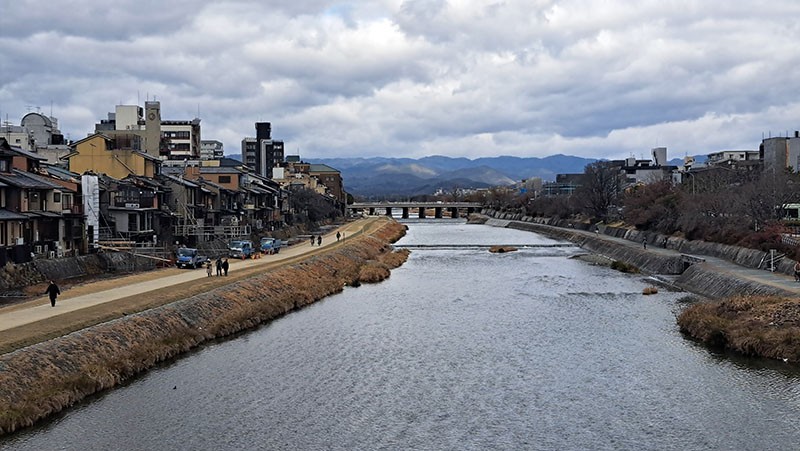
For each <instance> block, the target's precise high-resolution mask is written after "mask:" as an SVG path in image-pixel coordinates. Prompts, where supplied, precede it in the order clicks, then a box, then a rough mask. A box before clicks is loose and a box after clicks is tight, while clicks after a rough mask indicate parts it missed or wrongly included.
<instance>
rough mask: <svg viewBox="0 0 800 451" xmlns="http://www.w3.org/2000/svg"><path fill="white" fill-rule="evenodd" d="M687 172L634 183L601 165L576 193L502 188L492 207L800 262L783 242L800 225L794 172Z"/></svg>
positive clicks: (490, 199) (490, 200)
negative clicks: (794, 211)
mask: <svg viewBox="0 0 800 451" xmlns="http://www.w3.org/2000/svg"><path fill="white" fill-rule="evenodd" d="M684 174H685V175H686V177H685V179H684V180H683V181H682V183H680V184H675V183H673V182H672V180H661V181H658V182H654V183H649V184H635V185H629V184H628V183H627V182H626V180H625V176H624V174H620V171H619V168H618V167H614V166H613V165H612V164H611V163H610V162H605V161H600V162H595V163H591V164H589V165H587V166H586V168H585V170H584V176H583V183H582V184H581V185H580V186H579V187H577V188H576V189H575V191H574V192H573V193H572V194H571V195H561V196H552V197H536V196H535V195H534V194H530V193H518V192H513V191H509V190H507V189H500V188H498V189H492V190H490V191H489V193H488V194H487V197H486V199H485V200H484V202H485V203H486V204H487V205H488V206H490V207H492V208H496V209H505V210H511V211H518V212H523V213H524V214H526V215H528V216H535V217H552V218H558V219H566V218H569V219H574V220H575V221H586V222H591V223H606V224H612V223H615V224H619V225H626V226H630V227H635V228H636V229H638V230H645V231H651V232H655V233H660V234H664V235H672V236H683V237H685V238H687V239H692V240H704V241H711V242H716V243H723V244H731V245H738V246H743V247H747V248H752V249H760V250H763V251H768V250H770V249H776V250H777V251H778V252H781V253H785V254H786V255H787V256H788V257H790V258H794V259H798V257H800V251H798V249H797V246H793V245H790V244H786V243H784V240H783V239H782V235H783V234H786V233H789V232H790V231H792V230H793V229H796V228H798V227H800V222H798V221H797V220H796V219H794V220H787V219H786V216H787V211H788V208H787V207H788V206H789V204H792V203H798V202H800V192H798V187H800V175H798V174H796V173H794V172H793V171H792V169H791V168H788V169H786V170H781V169H775V170H771V169H767V170H763V171H749V172H740V171H736V170H730V169H727V168H719V169H717V170H712V171H704V172H700V171H697V172H695V171H692V172H688V173H684Z"/></svg>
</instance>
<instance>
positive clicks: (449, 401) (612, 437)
mask: <svg viewBox="0 0 800 451" xmlns="http://www.w3.org/2000/svg"><path fill="white" fill-rule="evenodd" d="M554 243H558V242H556V241H552V240H550V239H547V238H545V237H542V236H539V235H536V234H533V233H528V232H521V231H515V230H508V229H501V228H493V227H490V226H486V225H466V224H464V223H463V222H462V221H454V220H427V221H412V222H411V223H409V233H408V234H407V236H406V237H404V238H403V239H402V240H401V241H400V242H399V243H398V245H409V246H414V249H413V251H412V254H411V256H410V258H409V260H408V262H407V263H406V264H405V265H403V266H402V267H401V268H398V269H397V270H395V271H393V272H392V276H391V277H390V279H388V280H387V281H385V282H383V283H380V284H377V285H363V286H361V287H359V288H348V289H346V290H345V291H344V292H343V293H341V294H338V295H335V296H331V297H329V298H327V299H325V300H323V301H321V302H318V303H316V304H314V305H311V306H309V307H307V308H305V309H303V310H301V311H298V312H294V313H292V314H289V315H287V316H285V317H283V318H281V319H278V320H275V321H273V322H271V323H270V324H267V325H265V326H262V327H260V328H258V329H256V330H254V331H251V332H248V333H245V334H242V335H240V336H238V337H236V338H234V339H232V340H227V341H224V342H218V343H213V344H210V345H207V346H204V347H202V348H201V349H200V350H198V351H196V352H193V353H191V354H190V355H188V356H186V357H183V358H181V359H179V360H177V361H174V362H171V363H169V364H167V365H164V366H162V367H159V368H157V369H155V370H153V371H151V372H149V373H148V374H146V375H144V376H142V377H139V378H137V379H136V380H134V381H132V382H130V383H129V384H127V385H126V386H124V387H121V388H118V389H115V390H112V391H110V392H108V393H106V394H103V395H101V396H98V397H95V398H93V399H91V400H88V401H87V402H84V403H82V404H81V405H79V406H77V407H76V408H74V409H72V410H70V411H69V412H66V413H64V414H62V415H59V416H58V417H57V418H55V419H53V420H52V421H48V422H47V423H45V424H42V425H40V426H37V427H35V428H32V429H29V430H26V431H23V432H22V433H19V434H16V435H13V436H11V437H8V438H6V439H5V440H3V441H0V447H2V448H3V449H20V450H39V451H40V450H50V449H81V450H100V449H109V450H110V449H125V450H138V449H141V450H173V449H175V450H199V449H204V450H205V449H208V450H222V449H281V450H345V449H346V450H373V449H388V450H488V449H513V450H517V449H523V450H527V449H531V450H572V449H574V450H601V449H609V450H620V449H622V450H649V449H652V450H706V449H726V450H767V449H769V450H775V449H786V450H789V449H798V446H800V389H799V387H800V383H799V382H800V373H798V371H797V369H796V368H794V367H792V366H790V365H786V364H784V363H783V362H774V361H763V360H759V361H756V360H747V359H735V358H732V357H730V356H724V355H718V354H715V353H713V352H710V351H708V350H707V349H705V348H703V347H701V346H698V345H696V344H694V343H693V342H691V341H688V340H687V339H685V338H684V337H682V336H681V335H680V333H679V332H678V330H677V327H676V325H675V315H676V313H677V312H678V311H679V310H680V308H681V306H682V305H685V304H684V303H685V302H686V295H685V293H679V292H667V291H665V290H663V289H661V290H660V292H659V293H658V294H656V295H652V296H643V295H642V289H643V288H645V287H646V286H649V282H648V280H647V279H646V278H645V277H643V276H641V275H627V274H622V273H618V272H615V271H613V270H611V269H609V268H606V267H601V266H592V265H590V264H587V263H585V262H582V261H580V260H577V259H572V258H570V257H571V256H573V255H576V254H579V253H581V250H580V249H578V248H575V247H538V246H541V245H551V244H554ZM488 244H516V245H527V247H521V248H520V250H519V251H517V252H511V253H505V254H491V253H489V252H487V250H486V249H485V248H481V247H478V245H488ZM562 244H563V243H562ZM422 245H430V246H432V247H426V248H421V247H419V246H422ZM437 245H439V246H437ZM441 245H446V246H441ZM470 245H473V246H470Z"/></svg>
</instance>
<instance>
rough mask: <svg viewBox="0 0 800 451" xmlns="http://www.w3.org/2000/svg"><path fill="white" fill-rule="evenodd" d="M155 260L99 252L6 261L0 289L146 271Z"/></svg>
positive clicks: (1, 274)
mask: <svg viewBox="0 0 800 451" xmlns="http://www.w3.org/2000/svg"><path fill="white" fill-rule="evenodd" d="M156 265H157V260H153V259H150V258H146V257H136V256H134V255H132V254H130V253H125V252H102V253H98V254H90V255H81V256H79V257H66V258H57V259H52V260H49V259H41V260H33V261H31V262H28V263H22V264H18V265H16V264H13V263H8V264H6V265H5V266H4V267H2V268H0V292H6V293H7V292H12V291H15V290H19V289H21V288H24V287H27V286H31V285H37V284H41V283H45V282H47V281H48V280H57V281H60V280H64V279H72V278H76V277H86V276H95V275H98V274H106V273H118V272H122V273H124V272H132V271H147V270H151V269H155V268H156Z"/></svg>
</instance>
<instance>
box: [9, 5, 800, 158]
mask: <svg viewBox="0 0 800 451" xmlns="http://www.w3.org/2000/svg"><path fill="white" fill-rule="evenodd" d="M52 5H53V7H52V8H34V7H31V5H30V4H29V3H27V2H11V3H9V4H8V5H4V7H3V14H2V15H0V30H2V32H0V45H2V48H3V57H2V60H3V70H2V71H0V120H2V121H3V122H5V121H6V120H8V121H9V122H11V123H12V124H16V125H18V124H19V121H20V119H21V118H22V117H23V116H24V115H25V114H27V113H28V112H31V111H39V112H41V113H43V114H46V115H51V114H52V116H54V117H56V118H58V121H59V128H60V129H61V131H62V132H63V133H64V134H65V135H66V136H67V137H68V138H69V139H71V140H79V139H81V138H83V137H85V136H87V135H88V134H90V133H91V132H93V130H94V124H95V123H97V122H98V121H100V120H102V119H105V118H106V117H107V114H108V112H112V111H114V107H115V106H116V105H120V104H129V105H134V104H135V105H140V106H143V105H144V102H145V101H146V100H153V99H156V100H159V101H160V102H161V108H162V118H163V119H165V120H190V119H193V118H195V117H199V118H200V119H201V131H202V139H204V140H218V141H220V142H222V143H223V144H224V148H225V153H226V154H237V153H240V152H241V140H242V138H244V137H246V136H249V137H252V136H255V123H256V122H270V123H271V124H272V135H273V137H274V139H278V140H282V141H284V142H285V154H287V155H293V154H298V153H299V154H300V155H301V156H302V157H303V158H304V159H313V158H335V157H349V158H351V157H360V156H363V157H373V156H382V157H410V158H420V157H424V156H429V155H444V156H450V157H466V158H470V159H475V158H480V157H492V156H501V155H508V156H518V157H545V156H548V155H555V154H564V155H574V156H579V157H583V158H598V159H621V158H626V157H630V156H634V157H636V158H642V157H644V158H648V157H649V154H650V149H652V148H654V147H667V149H668V152H669V157H670V158H676V157H682V156H684V155H706V154H708V153H713V152H718V151H721V150H729V149H737V150H738V149H750V150H755V149H758V145H759V143H760V142H761V139H762V137H768V136H783V135H787V134H789V135H791V134H792V133H793V132H794V130H798V129H800V100H798V99H797V98H796V96H795V95H794V93H795V92H797V91H798V90H799V88H800V77H799V76H798V75H799V74H798V72H800V51H797V50H796V42H798V40H800V39H798V38H800V26H797V25H796V24H794V22H792V21H791V20H790V19H791V18H793V17H797V16H798V15H800V3H798V2H793V1H788V0H786V1H774V2H770V4H769V8H766V7H764V5H763V4H762V3H756V2H755V1H740V2H708V1H699V0H698V1H676V2H663V1H641V2H635V3H631V2H626V1H621V0H618V1H599V0H597V1H592V0H580V1H579V0H572V1H549V0H536V1H534V2H531V1H514V0H510V1H504V2H497V3H492V2H483V1H454V0H452V1H446V0H405V1H403V0H393V1H390V0H379V1H350V2H327V1H324V0H316V1H300V2H291V3H290V4H285V2H278V1H264V2H261V1H247V0H245V1H237V2H216V1H192V2H188V1H179V2H166V3H162V2H158V1H155V0H138V1H133V0H121V1H119V2H115V3H114V4H113V8H110V7H109V6H110V5H109V4H102V3H98V2H95V1H89V0H69V1H60V0H57V1H56V2H53V3H52ZM86 11H92V12H93V13H92V14H86ZM776 12H777V13H776Z"/></svg>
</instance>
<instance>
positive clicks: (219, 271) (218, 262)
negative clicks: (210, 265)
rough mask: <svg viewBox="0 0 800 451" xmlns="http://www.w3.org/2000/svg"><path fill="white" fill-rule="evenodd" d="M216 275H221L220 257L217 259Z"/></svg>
mask: <svg viewBox="0 0 800 451" xmlns="http://www.w3.org/2000/svg"><path fill="white" fill-rule="evenodd" d="M217 275H218V276H221V275H222V257H217Z"/></svg>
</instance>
